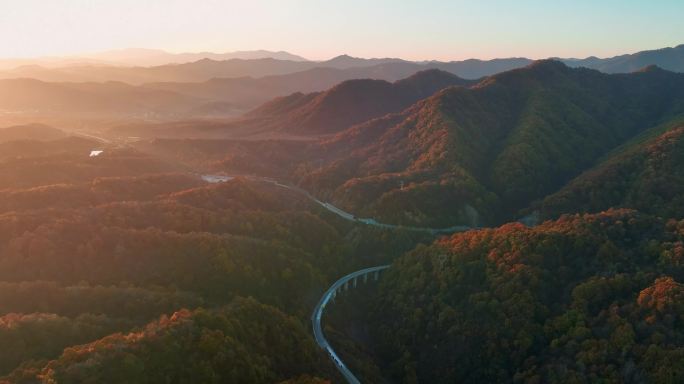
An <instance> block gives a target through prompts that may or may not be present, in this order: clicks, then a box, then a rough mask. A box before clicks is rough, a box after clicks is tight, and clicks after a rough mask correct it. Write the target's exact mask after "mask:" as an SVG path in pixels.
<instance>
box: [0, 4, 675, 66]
mask: <svg viewBox="0 0 684 384" xmlns="http://www.w3.org/2000/svg"><path fill="white" fill-rule="evenodd" d="M0 3H1V5H0V36H3V41H2V44H0V57H2V58H17V57H36V56H54V55H57V56H59V55H72V54H79V53H83V52H93V51H103V50H110V49H122V48H131V47H146V48H159V49H165V50H168V51H171V52H184V51H202V50H206V51H219V52H223V51H232V50H251V49H272V50H275V49H278V50H287V51H290V52H293V53H296V54H299V55H302V56H304V57H307V58H310V59H327V58H330V57H332V56H335V55H338V54H340V53H348V54H351V55H354V56H360V57H370V56H374V57H401V58H404V59H410V60H432V59H435V60H457V59H464V58H471V57H477V58H493V57H510V56H525V57H530V58H545V57H552V56H558V57H585V56H589V55H597V56H611V55H615V54H618V53H624V52H635V51H639V50H643V49H648V48H652V47H665V46H672V45H676V44H678V43H680V41H677V39H679V38H681V37H682V36H684V23H681V15H682V14H684V3H682V2H681V1H676V0H663V1H659V2H658V6H657V7H656V6H654V5H653V2H649V1H616V0H608V1H602V2H595V1H590V0H579V1H565V2H548V1H541V0H525V1H504V0H496V1H488V2H486V3H485V2H475V1H464V0H456V1H453V0H452V1H449V0H426V1H407V0H377V1H370V2H369V1H361V0H349V1H344V2H330V1H316V0H293V1H278V0H260V1H235V0H227V1H220V0H200V1H197V0H145V1H140V0H118V1H108V0H52V1H41V0H4V1H2V2H0Z"/></svg>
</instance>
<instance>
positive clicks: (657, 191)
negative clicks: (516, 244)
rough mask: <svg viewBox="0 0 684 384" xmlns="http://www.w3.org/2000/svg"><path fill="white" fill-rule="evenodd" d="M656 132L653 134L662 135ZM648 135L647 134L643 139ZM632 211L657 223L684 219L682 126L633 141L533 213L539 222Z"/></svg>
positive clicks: (547, 198)
mask: <svg viewBox="0 0 684 384" xmlns="http://www.w3.org/2000/svg"><path fill="white" fill-rule="evenodd" d="M662 130H663V129H662V128H660V127H658V129H656V130H655V131H662ZM648 133H650V132H647V134H648ZM610 207H631V208H635V209H639V210H640V211H642V212H648V213H651V214H654V215H658V216H661V217H684V125H681V123H678V124H674V125H673V126H670V127H665V130H664V132H661V133H657V134H656V135H655V137H652V138H646V139H643V138H638V140H637V141H636V142H635V143H630V144H629V145H627V146H626V148H620V149H619V150H617V151H616V153H615V154H613V155H611V156H609V157H608V158H607V159H606V160H605V161H602V162H601V163H600V164H599V165H597V166H596V167H594V168H592V169H590V170H589V171H587V172H585V173H583V174H582V175H580V176H579V177H577V178H576V179H574V180H573V181H571V182H570V183H569V184H568V185H566V186H565V187H563V189H561V190H560V191H558V192H556V193H554V194H552V195H550V196H548V197H546V198H545V199H544V200H543V201H541V202H540V204H539V205H537V206H535V209H539V210H540V213H541V217H543V218H553V217H557V216H558V215H559V214H561V213H570V212H599V211H602V210H605V209H608V208H610Z"/></svg>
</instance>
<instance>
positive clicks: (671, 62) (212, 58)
mask: <svg viewBox="0 0 684 384" xmlns="http://www.w3.org/2000/svg"><path fill="white" fill-rule="evenodd" d="M98 55H99V56H98ZM126 55H130V56H134V57H135V56H137V57H139V58H140V60H142V61H144V60H148V62H155V61H156V62H157V63H159V64H157V65H152V66H143V67H140V66H139V65H138V66H133V67H121V66H112V65H103V64H106V63H108V60H109V61H112V60H113V61H116V60H122V58H123V57H125V56H126ZM74 60H75V59H74ZM558 60H560V61H562V62H564V63H565V64H567V65H568V66H572V67H587V68H592V69H597V70H600V71H602V72H606V73H628V72H633V71H635V70H637V69H639V68H642V67H645V66H647V65H651V64H653V65H658V66H659V67H661V68H664V69H666V70H669V71H673V72H684V45H679V46H676V47H673V48H663V49H657V50H649V51H641V52H637V53H633V54H626V55H621V56H616V57H612V58H605V59H599V58H596V57H589V58H586V59H558ZM83 61H84V62H85V63H86V64H77V65H69V66H61V67H59V68H50V67H45V66H41V65H40V61H39V62H38V63H37V64H38V65H23V66H19V67H16V65H15V67H16V68H13V69H7V68H8V67H7V66H6V65H5V66H3V65H1V64H2V62H1V61H0V68H5V70H3V71H0V78H16V77H30V78H36V79H39V80H43V81H123V82H127V83H131V84H142V83H150V82H203V81H207V80H209V79H211V78H217V77H220V78H239V77H265V76H274V75H286V74H293V73H296V72H302V71H307V70H311V69H318V68H327V69H343V70H348V69H354V68H356V69H360V68H370V67H375V68H376V74H375V75H376V76H377V77H373V78H379V79H386V77H388V76H389V75H390V74H388V73H386V72H384V71H383V69H384V68H388V69H390V70H391V69H392V68H394V67H396V66H401V67H404V68H408V67H410V68H411V73H415V72H419V71H421V70H426V69H440V70H443V71H447V72H451V73H453V74H455V75H457V76H459V77H461V78H464V79H477V78H480V77H483V76H490V75H493V74H496V73H500V72H504V71H507V70H511V69H515V68H521V67H524V66H526V65H528V64H530V63H531V62H532V61H533V60H531V59H528V58H499V59H493V60H478V59H468V60H462V61H449V62H440V61H423V62H413V61H407V60H402V59H399V58H382V59H363V58H356V57H352V56H349V55H340V56H337V57H335V58H332V59H330V60H325V61H307V60H306V59H304V58H302V57H300V56H296V55H292V54H290V53H287V52H271V51H244V52H232V53H225V54H215V53H211V52H201V53H185V54H169V53H166V52H164V51H157V50H144V49H139V50H121V51H110V52H104V53H101V54H96V55H94V56H93V57H87V58H84V60H83ZM27 63H32V62H30V61H25V62H24V64H27ZM76 63H78V61H76ZM98 63H99V65H98ZM15 64H16V62H15ZM33 64H36V63H33ZM129 65H130V63H129ZM403 77H405V76H403Z"/></svg>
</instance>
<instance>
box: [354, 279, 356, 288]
mask: <svg viewBox="0 0 684 384" xmlns="http://www.w3.org/2000/svg"><path fill="white" fill-rule="evenodd" d="M354 288H356V277H355V278H354Z"/></svg>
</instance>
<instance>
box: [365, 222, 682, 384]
mask: <svg viewBox="0 0 684 384" xmlns="http://www.w3.org/2000/svg"><path fill="white" fill-rule="evenodd" d="M683 244H684V221H677V220H661V219H657V218H654V217H651V216H646V215H644V214H640V213H637V212H634V211H628V210H612V211H607V212H604V213H600V214H595V215H585V216H579V215H574V216H564V217H562V218H561V219H560V220H558V221H552V222H547V223H544V224H542V225H540V226H538V227H535V228H527V227H524V226H523V225H521V224H508V225H505V226H503V227H500V228H497V229H487V230H479V231H470V232H467V233H463V234H457V235H454V236H453V237H451V238H448V239H444V240H443V241H440V242H437V243H436V244H434V245H433V246H430V247H422V248H418V249H416V250H415V251H413V252H411V253H408V254H406V255H405V256H403V257H401V258H400V259H399V260H397V261H396V262H395V263H394V264H393V265H392V267H391V268H390V269H389V271H388V272H387V274H386V275H385V277H384V278H383V282H382V286H381V293H380V295H379V298H378V299H376V300H375V301H374V303H373V304H372V305H371V307H372V308H375V309H374V311H375V313H374V320H373V322H374V324H373V327H372V328H373V329H374V331H375V333H376V338H375V340H378V344H377V345H376V347H377V352H378V354H379V356H380V361H381V363H382V365H383V367H384V369H385V371H384V372H385V377H387V378H388V380H390V381H391V382H398V383H414V382H421V383H422V382H425V383H453V382H460V383H489V382H530V383H568V382H573V383H581V382H598V381H605V382H635V383H638V382H652V383H675V382H680V381H681V378H682V377H684V368H683V367H684V348H683V347H682V345H684V327H683V323H682V321H684V307H683V306H682V299H683V298H684V296H683V295H684V286H683V285H682V283H683V282H684V269H683V266H684V264H683V261H684V245H683ZM388 319H392V321H388Z"/></svg>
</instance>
